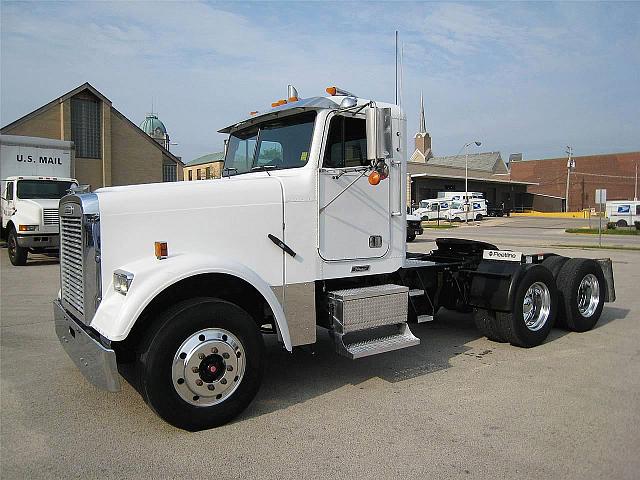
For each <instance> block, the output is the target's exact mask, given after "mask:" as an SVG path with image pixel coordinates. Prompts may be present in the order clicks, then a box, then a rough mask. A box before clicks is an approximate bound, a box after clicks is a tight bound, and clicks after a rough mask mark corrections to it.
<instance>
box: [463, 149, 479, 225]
mask: <svg viewBox="0 0 640 480" xmlns="http://www.w3.org/2000/svg"><path fill="white" fill-rule="evenodd" d="M472 143H475V144H476V146H477V147H479V146H480V145H482V142H479V141H477V140H475V141H473V142H469V143H466V144H465V145H464V147H462V148H464V221H465V223H469V146H470V145H471V144H472Z"/></svg>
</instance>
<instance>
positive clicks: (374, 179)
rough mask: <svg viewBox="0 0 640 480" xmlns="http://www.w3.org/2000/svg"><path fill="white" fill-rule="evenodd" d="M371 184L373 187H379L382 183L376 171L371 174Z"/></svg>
mask: <svg viewBox="0 0 640 480" xmlns="http://www.w3.org/2000/svg"><path fill="white" fill-rule="evenodd" d="M369 183H370V184H371V185H378V184H379V183H380V174H379V173H378V172H376V171H375V170H374V171H373V172H371V173H370V174H369Z"/></svg>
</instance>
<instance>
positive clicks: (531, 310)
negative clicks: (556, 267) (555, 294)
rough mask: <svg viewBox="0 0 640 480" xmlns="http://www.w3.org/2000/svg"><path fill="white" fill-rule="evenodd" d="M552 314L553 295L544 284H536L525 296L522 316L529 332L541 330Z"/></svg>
mask: <svg viewBox="0 0 640 480" xmlns="http://www.w3.org/2000/svg"><path fill="white" fill-rule="evenodd" d="M550 313H551V293H550V292H549V288H548V287H547V286H546V285H545V284H544V283H542V282H535V283H534V284H533V285H531V286H530V287H529V288H528V289H527V291H526V293H525V294H524V300H523V302H522V314H523V316H524V323H525V325H526V326H527V328H528V329H529V330H531V331H532V332H536V331H538V330H540V329H541V328H542V327H543V326H544V325H545V324H546V323H547V320H548V319H549V314H550Z"/></svg>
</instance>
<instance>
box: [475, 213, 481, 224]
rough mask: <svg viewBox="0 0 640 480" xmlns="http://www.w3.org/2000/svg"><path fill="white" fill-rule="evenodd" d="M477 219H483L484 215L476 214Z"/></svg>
mask: <svg viewBox="0 0 640 480" xmlns="http://www.w3.org/2000/svg"><path fill="white" fill-rule="evenodd" d="M476 220H477V221H478V222H479V221H480V220H482V215H481V214H478V215H476Z"/></svg>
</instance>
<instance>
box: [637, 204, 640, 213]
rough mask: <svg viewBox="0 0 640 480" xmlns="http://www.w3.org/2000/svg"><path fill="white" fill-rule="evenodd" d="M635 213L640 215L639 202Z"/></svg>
mask: <svg viewBox="0 0 640 480" xmlns="http://www.w3.org/2000/svg"><path fill="white" fill-rule="evenodd" d="M636 215H640V204H638V205H636Z"/></svg>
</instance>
